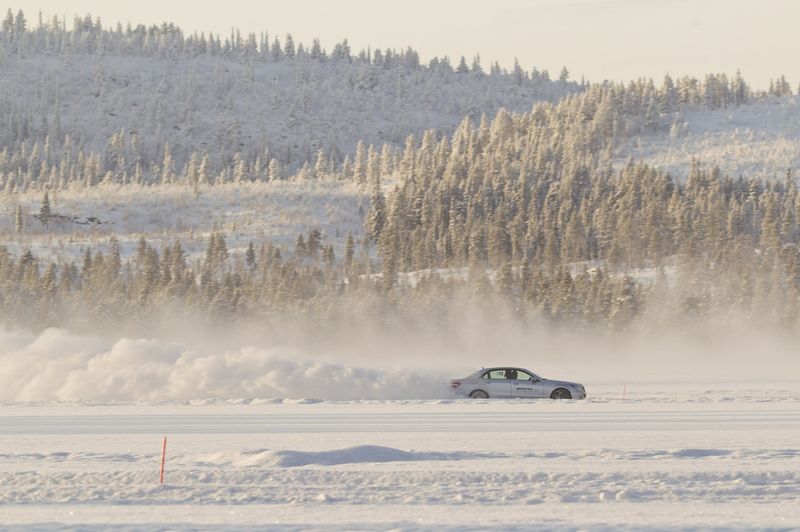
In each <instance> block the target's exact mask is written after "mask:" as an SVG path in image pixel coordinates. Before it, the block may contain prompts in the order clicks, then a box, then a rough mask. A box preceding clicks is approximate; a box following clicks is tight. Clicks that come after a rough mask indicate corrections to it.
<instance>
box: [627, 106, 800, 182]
mask: <svg viewBox="0 0 800 532" xmlns="http://www.w3.org/2000/svg"><path fill="white" fill-rule="evenodd" d="M673 119H674V121H675V124H676V125H675V126H673V128H672V131H671V134H664V133H659V134H656V135H645V136H642V137H637V138H634V139H631V140H630V141H628V142H627V143H626V144H625V145H624V146H623V147H621V148H620V149H619V150H618V152H617V162H618V163H623V162H624V161H625V160H626V159H627V158H628V157H633V159H634V160H636V161H642V162H645V163H647V164H649V165H652V166H655V167H658V168H661V169H663V170H666V171H668V172H670V173H672V174H673V175H675V176H678V177H680V178H685V177H686V175H687V174H688V172H689V169H690V167H691V164H692V160H693V159H696V160H697V161H699V162H700V163H702V164H704V165H706V166H707V167H712V166H718V167H719V168H720V170H722V172H723V173H724V174H729V175H731V176H733V177H739V176H744V177H745V178H759V179H763V178H767V179H773V178H779V179H783V178H784V176H785V175H786V172H787V170H789V169H791V170H792V172H793V175H794V176H795V177H797V175H798V172H799V171H800V96H794V97H786V98H777V99H768V100H764V101H759V102H755V103H752V104H749V105H743V106H741V107H734V108H728V109H716V110H710V109H694V110H687V111H686V112H684V113H681V114H680V115H678V116H677V117H674V118H673Z"/></svg>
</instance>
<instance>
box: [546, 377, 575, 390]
mask: <svg viewBox="0 0 800 532" xmlns="http://www.w3.org/2000/svg"><path fill="white" fill-rule="evenodd" d="M542 382H543V383H544V384H548V385H550V386H567V387H570V388H572V387H577V386H583V384H579V383H577V382H569V381H555V380H552V379H542Z"/></svg>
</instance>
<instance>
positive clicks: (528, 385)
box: [511, 371, 544, 397]
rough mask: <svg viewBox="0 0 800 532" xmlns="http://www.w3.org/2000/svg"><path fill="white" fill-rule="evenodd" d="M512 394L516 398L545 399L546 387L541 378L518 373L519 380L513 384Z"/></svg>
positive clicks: (522, 372)
mask: <svg viewBox="0 0 800 532" xmlns="http://www.w3.org/2000/svg"><path fill="white" fill-rule="evenodd" d="M511 393H512V394H513V396H514V397H544V386H543V385H542V381H541V380H540V379H539V378H537V377H535V376H533V375H529V374H527V373H525V372H524V371H518V372H517V379H516V380H514V381H512V383H511Z"/></svg>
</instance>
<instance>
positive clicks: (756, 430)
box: [0, 382, 800, 530]
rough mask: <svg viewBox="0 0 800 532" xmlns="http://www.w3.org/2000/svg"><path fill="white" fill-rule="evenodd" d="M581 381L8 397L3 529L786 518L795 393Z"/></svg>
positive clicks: (798, 509) (0, 460) (761, 386)
mask: <svg viewBox="0 0 800 532" xmlns="http://www.w3.org/2000/svg"><path fill="white" fill-rule="evenodd" d="M586 384H587V388H588V392H589V394H590V398H589V399H588V400H586V401H563V402H554V401H549V400H540V401H506V400H485V401H470V400H457V399H443V400H412V401H347V402H331V401H316V400H245V401H196V402H178V403H176V402H172V403H122V404H111V403H96V404H88V403H3V404H0V525H1V526H2V528H3V529H8V530H23V529H24V530H52V529H80V530H95V529H105V528H108V527H111V526H113V527H115V528H116V527H121V528H123V529H128V530H143V529H170V530H211V529H215V530H217V529H220V528H225V529H270V530H343V529H347V530H364V529H380V530H386V529H397V530H448V529H450V530H478V529H480V530H485V529H496V530H514V529H517V530H530V529H533V528H536V529H545V530H546V529H553V530H555V529H557V530H577V529H591V530H602V529H614V530H618V529H631V530H634V529H635V530H643V529H645V530H646V529H659V530H662V529H724V530H731V529H733V530H746V529H759V530H761V529H778V530H790V529H797V527H798V526H800V497H798V494H800V443H799V442H800V385H798V384H797V383H791V382H789V383H786V382H784V383H742V382H739V383H721V382H718V383H713V384H707V385H703V384H696V383H695V384H692V383H689V382H685V383H682V384H681V383H668V384H665V383H662V384H650V385H640V386H633V387H632V386H628V387H627V389H626V390H625V393H626V397H625V399H622V397H621V394H622V391H623V390H622V385H621V384H620V385H618V384H616V383H607V384H595V385H593V384H592V383H591V382H587V383H586ZM164 435H167V436H168V446H167V462H166V478H165V483H164V485H159V483H158V474H159V471H158V470H159V462H160V451H161V442H162V437H163V436H164Z"/></svg>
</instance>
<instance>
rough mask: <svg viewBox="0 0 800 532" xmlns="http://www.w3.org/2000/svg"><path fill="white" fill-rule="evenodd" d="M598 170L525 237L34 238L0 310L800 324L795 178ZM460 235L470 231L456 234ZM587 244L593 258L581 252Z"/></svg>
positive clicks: (322, 320)
mask: <svg viewBox="0 0 800 532" xmlns="http://www.w3.org/2000/svg"><path fill="white" fill-rule="evenodd" d="M590 183H591V184H592V185H593V187H592V188H593V190H594V191H602V193H601V192H593V191H589V192H588V193H587V194H583V195H581V196H580V197H581V198H582V200H583V203H581V202H578V204H577V205H578V206H577V207H576V206H575V205H574V204H573V203H572V199H566V200H565V199H564V198H563V197H562V196H561V195H560V192H554V193H553V194H552V195H551V194H549V193H548V194H547V195H546V197H548V196H550V201H552V206H551V207H544V208H542V209H539V210H536V211H535V212H529V215H528V216H529V220H528V222H527V223H526V222H524V221H521V222H519V223H522V224H523V225H526V226H530V229H526V231H524V232H523V233H522V234H523V235H527V234H536V233H537V232H538V231H540V230H541V231H545V232H547V231H551V232H552V234H549V233H548V234H545V236H544V240H543V242H541V243H540V244H541V247H536V246H533V247H531V246H532V244H533V243H534V242H536V241H537V240H536V238H533V239H532V240H525V238H523V239H522V240H521V241H520V242H517V241H516V240H515V239H514V237H513V236H503V235H502V234H500V233H502V229H503V227H502V225H500V224H498V223H496V222H491V221H489V222H488V223H486V224H480V226H479V227H480V228H475V231H477V232H476V233H472V234H471V235H470V234H469V233H467V235H468V236H465V237H459V238H457V239H454V238H453V236H454V235H455V234H456V233H457V231H459V230H460V229H459V228H460V225H459V224H457V223H453V224H452V225H450V224H447V225H445V226H442V227H441V231H442V234H441V235H439V236H438V238H437V237H436V227H437V224H436V223H433V222H432V220H434V219H435V218H436V217H435V216H434V217H433V218H431V225H430V227H429V230H428V231H423V230H421V229H418V230H413V229H412V230H411V232H410V233H409V234H410V235H415V234H416V235H417V237H418V238H417V240H412V239H410V238H407V236H408V235H406V236H404V237H402V238H401V237H400V236H399V233H397V232H396V231H395V229H393V226H396V224H398V223H399V222H398V221H399V220H400V218H399V216H400V214H399V213H398V212H396V211H394V212H392V214H390V215H389V216H388V218H387V220H386V222H385V226H384V228H383V230H382V231H381V232H380V235H379V236H378V237H377V239H378V243H379V246H380V249H381V255H382V257H381V260H380V261H377V262H376V261H375V260H374V259H371V258H370V255H369V254H368V253H367V249H366V245H367V244H366V242H363V243H362V246H358V245H357V244H356V242H355V239H354V238H352V236H351V237H349V238H348V241H347V245H346V246H345V249H344V251H343V254H342V256H341V257H337V256H336V254H335V252H334V248H333V246H332V245H331V244H330V243H328V242H327V241H326V238H325V236H324V235H323V234H322V233H321V232H319V231H318V230H311V231H310V232H309V233H308V234H306V235H300V236H299V237H298V239H297V242H296V244H295V247H294V249H286V248H280V247H276V246H274V245H272V244H270V243H263V244H260V245H258V246H254V245H251V246H250V247H249V249H248V250H247V252H246V253H245V254H244V255H242V256H240V255H235V256H233V257H231V256H229V252H228V250H227V248H226V244H225V240H224V237H223V235H221V234H218V233H214V234H213V235H212V236H211V238H210V240H209V244H208V247H207V252H206V254H205V256H204V258H202V259H198V260H194V261H189V260H187V258H186V256H185V253H184V252H183V249H182V247H181V244H180V242H175V243H173V244H172V245H170V246H167V247H165V248H163V249H161V250H157V249H154V248H153V247H151V246H149V245H148V244H147V243H146V242H145V241H141V242H140V243H139V246H138V249H137V251H136V253H135V255H134V256H133V257H132V258H131V259H130V260H124V259H123V258H122V256H121V254H120V250H119V246H118V244H117V243H116V241H113V240H112V242H111V244H110V250H109V251H107V252H106V253H102V252H100V251H97V252H92V251H90V250H87V252H86V254H85V256H84V258H83V260H82V262H80V263H78V264H74V263H69V262H67V263H55V262H50V263H48V262H46V261H41V260H39V259H37V258H36V257H35V256H34V255H33V254H32V253H30V252H26V253H25V254H23V255H22V256H21V257H19V258H18V259H15V258H14V257H13V256H11V255H10V254H9V253H8V251H7V250H6V249H5V248H2V247H0V312H1V313H2V315H1V316H0V321H2V322H4V323H12V324H21V325H25V326H28V327H47V326H72V327H76V328H79V329H89V330H93V329H95V328H98V327H101V326H107V327H124V326H126V325H131V324H135V325H141V326H147V325H148V324H150V325H152V324H154V323H158V322H159V321H160V320H161V319H163V315H164V312H168V313H170V314H172V315H173V316H174V315H178V316H197V317H199V318H202V319H206V320H208V323H215V324H217V325H219V324H223V325H224V324H226V323H236V322H247V321H249V320H252V321H254V322H257V323H262V324H264V325H265V326H266V325H267V324H270V323H278V322H284V321H285V320H289V321H297V322H300V323H306V324H309V323H313V327H314V328H315V329H316V330H318V331H324V330H325V329H326V328H327V327H330V328H331V329H330V330H335V329H336V328H337V327H345V326H347V327H351V328H354V329H357V328H358V327H362V326H364V325H365V324H367V323H370V324H371V323H373V322H374V320H375V318H376V317H380V316H384V317H388V322H389V323H393V324H403V323H417V324H420V322H421V321H423V322H424V319H423V317H426V318H430V317H432V316H436V317H437V319H445V318H444V317H443V316H446V315H447V313H448V312H449V311H452V310H453V309H454V308H455V307H458V306H459V304H464V305H468V304H471V305H474V306H475V307H477V308H484V309H487V308H505V309H506V310H507V311H508V312H510V313H512V314H514V315H516V316H518V318H519V319H521V320H542V319H544V320H546V321H550V322H552V323H554V324H556V325H559V326H568V327H587V328H594V329H600V330H614V331H622V330H626V329H627V328H628V327H630V326H634V325H636V324H638V323H650V324H652V320H655V322H656V323H672V322H677V321H680V320H681V319H685V318H686V317H687V316H688V317H690V318H691V319H692V320H693V321H695V322H696V323H700V322H702V321H701V320H703V319H707V320H709V321H712V322H717V321H721V322H723V324H724V322H725V321H726V320H740V319H744V320H750V321H752V322H757V323H766V324H770V325H779V326H782V327H785V328H787V329H789V330H792V331H795V332H800V251H798V246H797V240H798V225H797V212H798V207H800V194H798V190H797V187H796V186H795V184H794V183H793V182H792V181H791V180H789V181H787V182H786V183H777V184H769V183H768V184H763V183H760V182H757V181H751V182H746V181H742V180H731V179H729V178H724V177H722V176H720V175H718V173H716V172H715V171H713V170H712V171H706V170H703V169H701V168H695V169H694V171H693V173H692V175H691V177H690V179H689V181H688V182H687V183H686V184H680V183H676V182H675V181H673V180H671V179H670V178H668V177H667V176H664V175H662V174H658V173H656V172H654V171H653V170H651V169H649V168H647V167H646V166H643V165H635V164H631V165H629V166H627V167H626V168H624V169H623V170H622V171H621V172H620V174H619V175H617V176H613V179H609V178H607V177H602V178H601V179H600V180H599V183H597V182H593V181H590ZM565 190H569V189H565ZM533 197H535V195H533V194H531V198H533ZM595 199H596V200H597V201H598V205H597V207H596V208H595V206H593V205H592V203H591V202H592V201H594V200H595ZM486 201H487V200H485V198H484V200H482V201H481V207H480V208H481V209H486V210H485V211H484V213H485V214H487V218H486V219H487V220H491V219H492V216H496V215H498V213H500V212H504V209H506V208H507V204H508V200H507V199H505V198H495V199H494V200H491V201H494V205H489V204H487V203H486ZM529 203H534V204H535V201H534V200H531V201H530V202H529ZM392 205H397V203H396V202H392ZM412 205H413V204H412ZM423 210H424V209H423ZM489 213H492V214H491V215H490V214H489ZM573 214H574V215H573ZM581 216H586V217H587V219H586V221H584V222H579V225H578V228H579V229H580V230H576V229H575V228H574V227H573V228H571V229H569V230H567V229H568V228H569V227H570V225H574V223H571V221H572V220H575V219H580V217H581ZM422 219H423V220H424V219H426V218H424V216H423V218H422ZM564 220H565V221H566V224H567V225H566V227H565V229H564V230H563V231H559V230H558V228H559V224H560V223H561V222H562V221H564ZM601 220H602V222H601ZM426 227H427V226H426ZM509 227H514V224H513V223H512V224H510V226H509ZM415 231H416V232H415ZM592 234H594V235H595V237H594V238H593V237H590V235H592ZM389 235H391V236H389ZM476 235H478V236H476ZM481 235H483V236H485V238H484V239H483V240H480V238H481ZM387 239H388V240H389V241H391V243H392V245H391V246H390V245H389V244H387ZM452 241H455V242H462V243H463V244H461V245H460V246H461V247H459V246H458V245H456V246H452V247H451V248H448V246H449V245H450V244H448V242H452ZM548 242H549V243H548ZM437 249H438V250H439V251H436V250H437ZM448 249H450V250H451V251H452V255H449V256H448V254H447V250H448ZM417 250H422V251H421V252H419V253H418V252H417ZM426 250H434V251H433V252H432V253H427V251H426ZM584 259H596V260H595V261H593V262H584V263H582V262H576V261H581V260H584ZM415 260H419V261H420V262H419V263H418V264H416V265H414V261H415ZM409 265H411V266H412V267H411V268H406V267H407V266H409ZM460 265H466V266H464V267H463V268H458V267H456V266H460ZM423 266H425V267H427V268H428V269H427V270H418V268H421V267H423ZM445 266H448V268H445V269H444V270H442V269H438V270H437V268H442V267H445ZM645 267H647V269H645ZM405 269H408V270H414V271H413V272H410V273H403V270H405ZM645 271H649V272H651V273H652V272H656V273H655V275H654V277H655V280H649V281H643V280H642V277H644V275H643V272H645ZM459 302H461V303H459ZM304 319H305V320H306V321H304ZM428 325H429V324H428Z"/></svg>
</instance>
